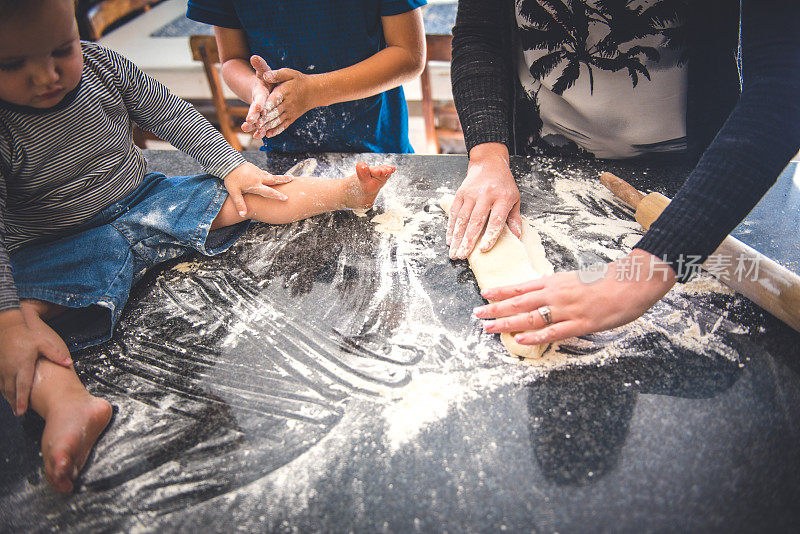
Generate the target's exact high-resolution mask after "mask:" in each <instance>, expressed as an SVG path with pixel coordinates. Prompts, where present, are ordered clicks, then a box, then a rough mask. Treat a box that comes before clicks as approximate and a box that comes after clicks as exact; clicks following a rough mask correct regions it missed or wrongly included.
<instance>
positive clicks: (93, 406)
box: [42, 391, 111, 493]
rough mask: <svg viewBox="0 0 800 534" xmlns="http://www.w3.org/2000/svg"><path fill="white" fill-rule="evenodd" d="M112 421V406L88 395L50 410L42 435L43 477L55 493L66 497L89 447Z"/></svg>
mask: <svg viewBox="0 0 800 534" xmlns="http://www.w3.org/2000/svg"><path fill="white" fill-rule="evenodd" d="M110 420H111V405H110V404H109V403H108V402H107V401H105V400H103V399H100V398H98V397H93V396H92V395H89V393H87V392H85V391H84V392H82V393H81V394H76V395H74V396H72V397H69V398H66V399H64V400H63V402H61V403H59V405H58V406H54V407H52V408H51V409H50V410H49V411H48V413H47V417H46V418H45V427H44V433H43V434H42V457H43V458H44V473H45V476H47V481H48V482H50V485H51V486H52V487H53V489H54V490H56V491H60V492H63V493H67V492H70V491H72V485H73V484H72V483H73V481H74V480H75V479H76V478H78V473H79V472H80V470H81V469H82V468H83V464H85V463H86V458H88V456H89V452H91V450H92V447H94V444H95V442H96V441H97V438H98V437H100V434H101V433H102V432H103V429H104V428H105V427H106V426H107V425H108V422H109V421H110Z"/></svg>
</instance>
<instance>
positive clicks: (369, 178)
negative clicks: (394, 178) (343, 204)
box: [347, 161, 395, 209]
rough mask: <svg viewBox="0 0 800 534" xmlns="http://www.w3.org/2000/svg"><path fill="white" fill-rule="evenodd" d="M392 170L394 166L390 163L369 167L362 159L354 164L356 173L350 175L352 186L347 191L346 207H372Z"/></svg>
mask: <svg viewBox="0 0 800 534" xmlns="http://www.w3.org/2000/svg"><path fill="white" fill-rule="evenodd" d="M394 171H395V168H394V167H393V166H391V165H376V166H373V167H370V166H369V165H367V164H366V163H364V162H363V161H362V162H359V163H358V164H356V175H355V176H353V177H352V178H354V180H353V187H351V188H350V191H349V195H348V197H349V198H348V201H347V207H348V208H351V209H359V208H370V207H372V204H373V202H375V197H377V196H378V192H379V191H380V190H381V188H382V187H383V186H384V185H386V182H387V181H388V180H389V177H390V176H391V175H392V173H393V172H394Z"/></svg>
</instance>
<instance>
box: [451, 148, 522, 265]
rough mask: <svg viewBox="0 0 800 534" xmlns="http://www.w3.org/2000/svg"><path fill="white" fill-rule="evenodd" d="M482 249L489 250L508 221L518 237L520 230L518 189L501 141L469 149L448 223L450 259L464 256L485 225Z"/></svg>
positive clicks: (520, 218) (469, 250)
mask: <svg viewBox="0 0 800 534" xmlns="http://www.w3.org/2000/svg"><path fill="white" fill-rule="evenodd" d="M487 219H488V220H489V224H488V226H487V228H486V240H485V244H484V245H483V247H481V251H482V252H487V251H489V250H491V248H492V247H493V246H494V244H495V243H496V242H497V238H498V237H500V233H501V232H502V231H503V225H504V224H506V220H507V221H508V228H509V229H510V230H511V232H512V233H514V235H516V236H517V237H519V236H520V233H521V231H522V217H521V215H520V212H519V189H517V184H516V182H515V181H514V176H512V174H511V169H510V168H509V166H508V149H507V148H506V146H505V145H503V144H500V143H484V144H482V145H477V146H475V147H473V148H472V150H470V153H469V168H468V169H467V177H466V178H465V179H464V182H463V183H462V184H461V187H459V188H458V191H457V192H456V198H455V200H453V206H452V207H451V208H450V220H449V222H448V225H447V244H448V245H449V246H450V258H451V259H454V260H455V259H464V258H466V257H467V256H468V255H469V253H470V252H472V249H473V248H474V247H475V243H476V242H477V241H478V238H479V237H480V235H481V231H483V227H484V226H486V220H487Z"/></svg>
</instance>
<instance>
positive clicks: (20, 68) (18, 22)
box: [0, 0, 83, 108]
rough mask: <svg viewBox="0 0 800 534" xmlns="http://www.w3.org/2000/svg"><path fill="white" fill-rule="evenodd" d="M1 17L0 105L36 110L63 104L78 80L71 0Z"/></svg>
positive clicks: (79, 68)
mask: <svg viewBox="0 0 800 534" xmlns="http://www.w3.org/2000/svg"><path fill="white" fill-rule="evenodd" d="M36 4H37V6H36V7H31V8H23V9H21V10H19V11H17V12H15V13H13V15H12V16H11V17H7V16H5V15H3V14H0V99H1V100H5V101H6V102H10V103H12V104H17V105H19V106H29V107H34V108H50V107H53V106H55V105H56V104H58V103H59V102H61V100H62V99H63V98H64V96H65V95H66V94H67V93H68V92H70V91H71V90H73V89H75V87H77V86H78V83H80V80H81V71H82V70H83V54H82V53H81V46H80V41H79V40H78V26H77V24H76V22H75V13H74V4H73V0H45V1H43V2H36Z"/></svg>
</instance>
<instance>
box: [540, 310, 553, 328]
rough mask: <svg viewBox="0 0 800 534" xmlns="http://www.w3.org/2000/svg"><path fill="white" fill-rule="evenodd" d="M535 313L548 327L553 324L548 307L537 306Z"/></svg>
mask: <svg viewBox="0 0 800 534" xmlns="http://www.w3.org/2000/svg"><path fill="white" fill-rule="evenodd" d="M537 311H538V312H539V315H541V316H542V319H544V324H545V325H549V324H551V323H552V322H553V316H552V314H551V313H550V306H539V309H538V310H537Z"/></svg>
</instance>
